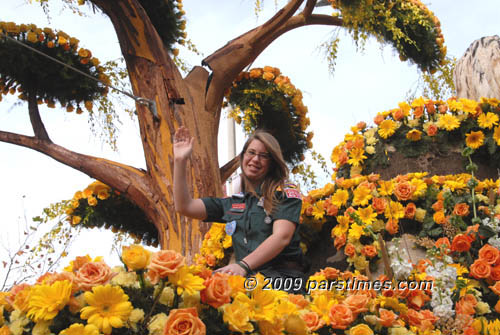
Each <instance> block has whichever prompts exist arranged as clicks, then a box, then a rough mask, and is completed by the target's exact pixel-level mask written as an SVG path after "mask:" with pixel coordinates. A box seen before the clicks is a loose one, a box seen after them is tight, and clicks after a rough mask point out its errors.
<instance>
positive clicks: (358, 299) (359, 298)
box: [342, 294, 370, 318]
mask: <svg viewBox="0 0 500 335" xmlns="http://www.w3.org/2000/svg"><path fill="white" fill-rule="evenodd" d="M368 301H370V298H369V297H368V296H366V295H364V294H353V295H350V296H348V297H347V298H345V299H344V301H343V302H342V303H343V304H344V305H346V306H347V307H349V309H350V310H351V311H352V314H353V315H354V317H355V318H356V315H358V314H359V313H363V312H366V311H367V310H368V308H367V307H366V305H367V304H368Z"/></svg>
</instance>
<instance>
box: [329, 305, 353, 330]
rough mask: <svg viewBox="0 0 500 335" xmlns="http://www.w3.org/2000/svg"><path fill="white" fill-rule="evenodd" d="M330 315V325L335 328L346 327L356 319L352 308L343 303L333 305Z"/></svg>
mask: <svg viewBox="0 0 500 335" xmlns="http://www.w3.org/2000/svg"><path fill="white" fill-rule="evenodd" d="M328 316H329V317H330V325H331V327H332V328H334V329H346V328H347V326H349V325H350V324H351V323H352V322H353V321H354V316H353V314H352V311H351V309H350V308H349V307H347V306H346V305H343V304H336V305H333V306H332V307H331V308H330V311H329V313H328Z"/></svg>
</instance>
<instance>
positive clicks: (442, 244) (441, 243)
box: [434, 237, 451, 253]
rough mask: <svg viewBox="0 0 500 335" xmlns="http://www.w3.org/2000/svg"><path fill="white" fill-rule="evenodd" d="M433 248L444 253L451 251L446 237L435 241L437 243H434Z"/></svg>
mask: <svg viewBox="0 0 500 335" xmlns="http://www.w3.org/2000/svg"><path fill="white" fill-rule="evenodd" d="M434 246H435V247H436V248H438V249H443V250H444V252H445V253H447V250H448V252H449V250H450V249H451V244H450V240H449V239H448V237H440V238H438V239H437V241H436V242H435V243H434Z"/></svg>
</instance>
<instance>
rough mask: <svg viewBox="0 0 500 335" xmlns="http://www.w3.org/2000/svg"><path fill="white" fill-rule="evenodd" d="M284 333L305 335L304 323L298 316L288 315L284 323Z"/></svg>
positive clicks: (305, 327) (305, 326)
mask: <svg viewBox="0 0 500 335" xmlns="http://www.w3.org/2000/svg"><path fill="white" fill-rule="evenodd" d="M285 331H286V333H287V334H293V335H306V334H307V325H306V322H305V321H304V320H303V319H302V318H301V317H300V316H298V315H290V316H289V317H288V318H287V319H286V321H285Z"/></svg>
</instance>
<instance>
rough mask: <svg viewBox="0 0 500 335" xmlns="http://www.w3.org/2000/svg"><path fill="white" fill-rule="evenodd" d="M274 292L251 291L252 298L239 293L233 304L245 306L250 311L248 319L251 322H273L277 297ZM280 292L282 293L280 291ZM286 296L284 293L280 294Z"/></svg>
mask: <svg viewBox="0 0 500 335" xmlns="http://www.w3.org/2000/svg"><path fill="white" fill-rule="evenodd" d="M277 292H280V291H276V290H266V291H264V290H262V289H256V290H254V291H252V298H249V297H248V296H247V295H246V294H243V293H240V294H238V295H236V298H234V301H235V302H239V303H242V304H244V305H247V306H248V307H249V309H250V318H251V319H252V320H256V321H261V320H266V321H269V322H273V320H274V318H275V311H274V309H275V307H276V302H277V297H278V295H277V294H276V293H277ZM281 292H282V291H281ZM282 293H284V294H286V293H285V292H282Z"/></svg>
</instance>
